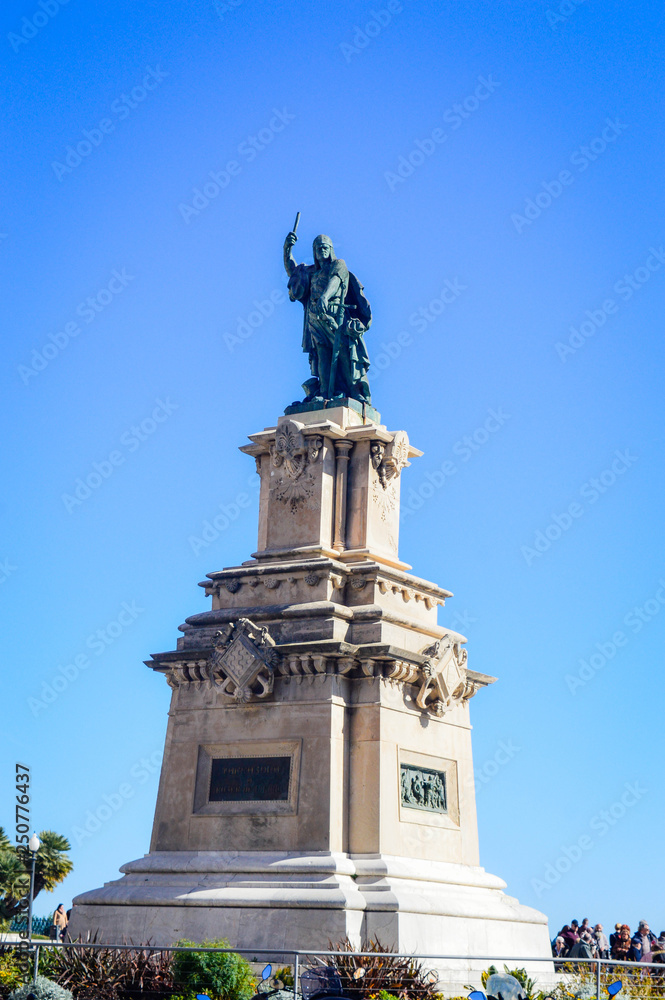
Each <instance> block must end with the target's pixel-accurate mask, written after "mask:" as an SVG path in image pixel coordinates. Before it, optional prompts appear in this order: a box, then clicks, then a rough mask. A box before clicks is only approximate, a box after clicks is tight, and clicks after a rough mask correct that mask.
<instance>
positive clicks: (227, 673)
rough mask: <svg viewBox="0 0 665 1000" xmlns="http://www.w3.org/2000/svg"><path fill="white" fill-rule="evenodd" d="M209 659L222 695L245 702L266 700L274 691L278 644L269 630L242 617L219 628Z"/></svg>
mask: <svg viewBox="0 0 665 1000" xmlns="http://www.w3.org/2000/svg"><path fill="white" fill-rule="evenodd" d="M215 638H216V640H217V641H216V642H215V646H214V648H213V652H212V654H211V656H210V661H209V668H208V675H209V678H210V681H211V682H212V683H213V684H214V685H215V686H216V687H219V688H221V691H222V694H225V695H227V696H229V697H232V698H235V700H236V701H239V702H245V701H250V700H251V699H252V698H266V697H267V696H268V695H269V694H270V693H271V692H272V689H273V683H274V671H275V668H276V666H277V664H278V661H279V654H278V653H277V650H276V649H275V643H274V641H273V639H272V638H271V637H270V634H269V632H268V630H267V629H266V628H263V627H261V626H257V625H254V623H253V622H251V621H250V620H249V619H248V618H239V619H238V621H237V622H232V623H231V624H230V625H226V626H225V627H224V628H223V629H220V630H219V631H218V632H217V635H216V637H215Z"/></svg>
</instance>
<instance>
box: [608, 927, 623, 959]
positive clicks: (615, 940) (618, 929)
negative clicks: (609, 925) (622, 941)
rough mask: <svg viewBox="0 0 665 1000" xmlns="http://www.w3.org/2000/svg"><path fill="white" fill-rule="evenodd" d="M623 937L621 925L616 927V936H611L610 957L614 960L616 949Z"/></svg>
mask: <svg viewBox="0 0 665 1000" xmlns="http://www.w3.org/2000/svg"><path fill="white" fill-rule="evenodd" d="M620 937H621V924H615V925H614V934H610V955H611V957H612V958H614V948H615V946H616V945H617V944H618V942H619V938H620Z"/></svg>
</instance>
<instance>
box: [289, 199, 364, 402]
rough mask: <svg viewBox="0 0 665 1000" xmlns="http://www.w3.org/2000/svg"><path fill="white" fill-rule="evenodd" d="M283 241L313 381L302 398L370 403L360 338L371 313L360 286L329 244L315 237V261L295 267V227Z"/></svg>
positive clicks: (290, 282) (310, 380)
mask: <svg viewBox="0 0 665 1000" xmlns="http://www.w3.org/2000/svg"><path fill="white" fill-rule="evenodd" d="M298 218H299V214H298V216H297V217H296V222H295V225H294V228H293V230H292V231H291V232H290V233H289V234H288V236H287V237H286V239H285V240H284V267H285V269H286V273H287V274H288V276H289V285H288V288H289V297H290V299H291V301H292V302H295V300H296V299H297V300H298V301H300V302H302V304H303V307H304V310H305V320H304V328H303V339H302V349H303V351H304V352H305V354H308V355H309V365H310V370H311V372H312V378H310V379H308V380H307V382H305V383H304V385H303V389H304V390H305V392H306V393H307V396H306V398H305V400H304V402H306V403H310V402H314V403H317V402H324V401H326V400H331V399H341V398H345V397H349V398H351V399H356V400H358V401H359V402H361V403H370V402H371V396H370V391H369V383H368V381H367V369H368V368H369V356H368V354H367V349H366V347H365V342H364V340H363V334H364V333H365V332H366V330H367V329H368V328H369V325H370V323H371V322H372V310H371V308H370V304H369V302H368V301H367V299H366V298H365V295H364V293H363V286H362V285H361V284H360V282H359V281H358V279H357V278H356V276H355V274H353V273H352V272H351V271H349V269H348V268H347V266H346V264H345V263H344V261H343V260H338V259H337V257H336V256H335V251H334V249H333V245H332V240H331V239H330V237H328V236H317V237H316V239H315V240H314V243H313V251H314V263H313V264H297V263H296V261H295V259H294V257H293V253H292V250H293V246H294V244H295V243H296V241H297V239H298V237H297V236H296V228H297V225H298Z"/></svg>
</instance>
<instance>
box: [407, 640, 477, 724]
mask: <svg viewBox="0 0 665 1000" xmlns="http://www.w3.org/2000/svg"><path fill="white" fill-rule="evenodd" d="M422 655H423V656H426V657H428V662H427V663H426V664H425V665H424V666H423V667H421V674H422V677H421V681H420V690H419V692H418V695H417V697H416V703H417V705H418V707H419V708H422V709H424V710H425V711H429V712H433V713H434V714H435V715H438V716H441V715H445V714H446V712H449V711H450V710H451V709H452V708H455V706H457V705H460V704H462V702H464V701H467V700H468V699H469V698H471V696H472V695H473V694H475V691H476V688H475V685H474V684H472V683H471V682H470V681H469V679H468V676H467V669H466V660H467V653H466V649H463V648H462V645H461V643H460V642H458V641H457V640H455V639H454V638H453V637H452V636H450V635H444V636H443V637H442V638H441V639H438V640H437V641H436V642H435V643H433V644H432V645H431V646H426V647H425V649H423V650H422Z"/></svg>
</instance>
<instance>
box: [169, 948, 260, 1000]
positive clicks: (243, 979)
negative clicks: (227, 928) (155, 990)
mask: <svg viewBox="0 0 665 1000" xmlns="http://www.w3.org/2000/svg"><path fill="white" fill-rule="evenodd" d="M178 946H179V947H184V948H196V947H197V944H196V942H194V941H178ZM198 947H201V948H228V947H229V942H228V941H225V940H224V939H223V938H222V939H220V940H218V941H203V942H202V943H201V944H200V945H198ZM172 974H173V988H174V990H178V991H179V992H180V994H181V995H182V996H183V997H184V998H185V1000H189V998H192V997H195V996H196V994H197V993H208V994H209V996H211V997H212V998H213V1000H250V998H251V997H252V996H253V995H254V990H255V986H256V980H255V979H254V976H253V974H252V968H251V966H250V964H249V962H248V961H247V960H246V959H244V958H243V957H242V956H241V955H238V954H236V953H235V952H213V951H204V952H201V951H177V952H176V953H175V955H174V957H173V965H172ZM174 1000H175V998H174Z"/></svg>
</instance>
